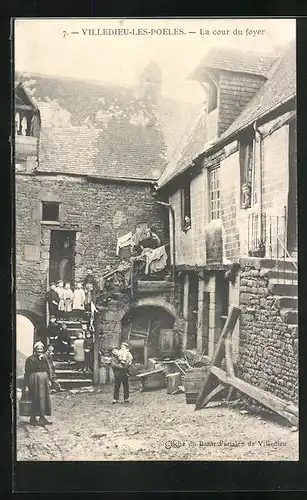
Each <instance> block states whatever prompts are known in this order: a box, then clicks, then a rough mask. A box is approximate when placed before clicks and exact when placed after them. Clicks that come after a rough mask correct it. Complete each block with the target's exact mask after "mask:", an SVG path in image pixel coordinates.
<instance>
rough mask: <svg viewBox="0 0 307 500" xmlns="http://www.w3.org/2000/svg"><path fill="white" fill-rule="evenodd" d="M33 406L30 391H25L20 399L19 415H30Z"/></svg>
mask: <svg viewBox="0 0 307 500" xmlns="http://www.w3.org/2000/svg"><path fill="white" fill-rule="evenodd" d="M31 407H32V401H31V399H30V396H29V392H25V393H24V394H22V396H21V398H20V400H19V415H20V416H21V417H30V416H31Z"/></svg>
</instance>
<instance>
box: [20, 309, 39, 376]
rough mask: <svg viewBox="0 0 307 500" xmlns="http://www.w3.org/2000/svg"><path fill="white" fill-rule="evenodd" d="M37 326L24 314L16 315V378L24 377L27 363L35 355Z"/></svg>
mask: <svg viewBox="0 0 307 500" xmlns="http://www.w3.org/2000/svg"><path fill="white" fill-rule="evenodd" d="M34 339H35V326H34V324H33V322H32V321H31V320H30V319H29V318H28V317H27V316H25V315H24V314H20V313H18V314H17V315H16V376H17V377H19V376H21V375H23V372H24V366H25V361H26V359H27V357H28V356H30V355H31V354H32V353H33V344H34Z"/></svg>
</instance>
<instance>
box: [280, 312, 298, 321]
mask: <svg viewBox="0 0 307 500" xmlns="http://www.w3.org/2000/svg"><path fill="white" fill-rule="evenodd" d="M280 316H281V318H282V320H283V322H284V323H290V324H295V323H297V321H298V311H297V310H295V309H281V311H280Z"/></svg>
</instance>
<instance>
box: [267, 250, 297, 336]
mask: <svg viewBox="0 0 307 500" xmlns="http://www.w3.org/2000/svg"><path fill="white" fill-rule="evenodd" d="M295 264H296V265H297V263H296V262H295ZM271 265H272V264H271ZM261 267H262V268H263V267H264V266H261ZM265 267H266V266H265ZM268 277H269V290H270V292H271V293H272V294H273V295H275V297H276V300H275V305H276V306H277V307H278V309H279V311H280V316H281V318H282V320H283V322H284V323H287V324H288V325H289V326H290V327H296V328H297V325H298V273H297V269H296V268H295V267H294V265H293V261H291V260H280V261H278V262H276V261H274V267H271V266H270V268H269V270H268Z"/></svg>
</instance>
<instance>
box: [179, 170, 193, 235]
mask: <svg viewBox="0 0 307 500" xmlns="http://www.w3.org/2000/svg"><path fill="white" fill-rule="evenodd" d="M180 195H181V228H182V231H184V232H187V231H188V230H189V229H191V225H192V220H191V181H190V180H188V181H187V183H186V184H185V186H184V187H182V188H181V190H180ZM186 217H189V219H190V222H189V223H188V222H186V220H185V219H186Z"/></svg>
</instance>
